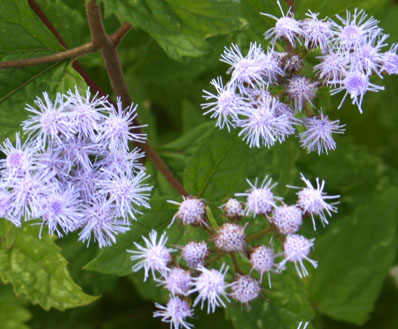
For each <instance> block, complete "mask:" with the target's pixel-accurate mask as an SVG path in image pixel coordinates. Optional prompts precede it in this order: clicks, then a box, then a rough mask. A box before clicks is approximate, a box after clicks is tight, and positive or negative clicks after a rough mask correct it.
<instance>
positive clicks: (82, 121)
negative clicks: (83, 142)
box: [65, 87, 111, 141]
mask: <svg viewBox="0 0 398 329" xmlns="http://www.w3.org/2000/svg"><path fill="white" fill-rule="evenodd" d="M65 99H67V100H68V104H67V106H66V108H67V109H68V110H69V117H70V119H71V121H72V127H73V130H74V131H76V132H77V133H78V134H79V135H80V136H82V137H83V136H84V137H86V138H90V139H91V140H92V141H95V138H96V133H97V132H98V131H99V130H100V124H101V122H102V121H103V120H104V119H105V115H104V114H103V113H102V111H103V110H106V111H108V110H109V109H110V108H111V104H110V103H109V102H108V101H107V99H106V97H98V93H96V94H95V95H94V96H91V92H90V89H89V88H88V89H87V91H86V95H85V96H82V95H81V94H80V92H79V90H78V89H77V87H75V92H72V91H71V90H69V91H68V93H67V95H65Z"/></svg>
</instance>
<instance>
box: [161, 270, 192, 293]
mask: <svg viewBox="0 0 398 329" xmlns="http://www.w3.org/2000/svg"><path fill="white" fill-rule="evenodd" d="M161 282H162V283H163V285H164V286H165V288H166V289H167V290H168V291H170V293H171V294H172V295H173V296H174V295H182V296H187V295H188V292H189V289H190V288H191V285H192V281H191V274H190V273H189V271H185V270H183V269H181V268H178V267H174V268H172V269H170V271H169V272H168V273H167V276H166V277H165V278H164V279H163V280H161Z"/></svg>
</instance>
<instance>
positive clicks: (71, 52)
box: [0, 23, 131, 69]
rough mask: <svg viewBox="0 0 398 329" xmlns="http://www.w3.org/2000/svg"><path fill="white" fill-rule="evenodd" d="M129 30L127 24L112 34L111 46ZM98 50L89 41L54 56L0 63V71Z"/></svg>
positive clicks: (67, 58) (58, 60) (59, 59)
mask: <svg viewBox="0 0 398 329" xmlns="http://www.w3.org/2000/svg"><path fill="white" fill-rule="evenodd" d="M130 28H131V25H130V24H129V23H125V24H123V25H122V26H121V27H120V28H119V29H118V30H117V31H116V32H115V33H114V34H112V35H111V36H110V37H109V39H110V42H111V43H112V45H113V46H115V47H116V46H117V45H118V44H119V43H120V41H121V40H122V38H123V37H124V36H125V35H126V33H127V32H128V30H129V29H130ZM98 50H99V48H98V46H96V45H95V44H94V43H93V42H92V41H90V42H88V43H86V44H84V45H82V46H79V47H76V48H73V49H67V50H65V51H63V52H60V53H56V54H51V55H47V56H43V57H36V58H29V59H21V60H15V61H7V62H0V69H7V68H15V67H26V66H32V65H38V64H44V63H52V62H60V61H63V60H69V59H74V58H78V57H80V56H83V55H86V54H90V53H93V52H96V51H98Z"/></svg>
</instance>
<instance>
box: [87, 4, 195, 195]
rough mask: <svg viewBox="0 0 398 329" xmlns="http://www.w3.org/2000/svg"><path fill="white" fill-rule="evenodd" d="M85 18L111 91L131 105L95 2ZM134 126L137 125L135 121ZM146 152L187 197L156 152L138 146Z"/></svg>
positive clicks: (112, 47)
mask: <svg viewBox="0 0 398 329" xmlns="http://www.w3.org/2000/svg"><path fill="white" fill-rule="evenodd" d="M86 11H87V18H88V23H89V27H90V32H91V37H92V42H93V44H94V45H95V46H96V47H98V48H99V49H100V50H101V53H102V57H103V59H104V62H105V67H106V70H107V72H108V76H109V79H110V81H111V85H112V89H113V91H114V92H115V95H116V96H119V97H120V98H121V99H122V102H123V103H124V104H131V103H132V98H131V95H130V92H129V90H128V87H127V82H126V78H125V76H124V73H123V70H122V66H121V63H120V58H119V53H118V51H117V48H116V46H115V45H113V44H112V42H111V40H110V38H109V36H108V35H107V34H106V31H105V27H104V24H103V21H102V16H101V9H100V7H99V6H98V4H97V2H96V1H95V0H90V1H89V2H88V3H87V4H86ZM135 124H136V125H139V123H138V122H137V120H135ZM140 146H141V147H142V149H143V150H144V151H145V152H146V154H147V156H148V157H149V158H150V159H151V160H152V161H153V162H154V164H155V165H156V167H157V168H158V169H159V171H160V172H161V173H162V174H163V175H164V177H165V178H166V179H167V180H168V182H169V183H170V184H171V185H172V186H173V188H174V189H175V190H176V191H177V192H178V193H180V194H181V195H188V192H187V191H186V190H185V188H184V186H183V185H182V184H181V183H180V181H179V180H178V179H177V177H175V175H174V174H173V173H172V171H171V170H170V169H169V168H168V167H167V165H166V164H165V163H164V162H163V160H162V159H161V158H160V156H159V155H158V154H157V152H156V151H155V150H154V149H153V148H152V147H151V146H150V145H149V143H144V144H141V145H140Z"/></svg>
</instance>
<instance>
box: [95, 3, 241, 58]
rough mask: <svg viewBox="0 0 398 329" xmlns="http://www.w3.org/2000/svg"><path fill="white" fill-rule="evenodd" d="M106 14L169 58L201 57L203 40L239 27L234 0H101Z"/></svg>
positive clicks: (238, 16) (238, 9)
mask: <svg viewBox="0 0 398 329" xmlns="http://www.w3.org/2000/svg"><path fill="white" fill-rule="evenodd" d="M102 2H103V3H104V5H105V13H106V15H110V14H115V15H116V16H117V17H118V18H119V20H120V21H121V22H124V21H129V22H130V23H131V24H132V25H133V26H134V27H137V28H141V29H143V30H145V31H146V32H148V33H149V34H150V35H151V36H152V37H153V38H155V39H156V41H157V42H158V43H159V45H160V46H161V47H162V48H163V49H164V51H165V52H166V53H167V54H168V55H169V56H170V57H171V58H173V59H175V60H181V59H182V57H186V56H187V57H195V56H200V55H204V54H205V53H206V52H207V51H208V50H209V48H210V47H209V44H208V43H207V41H206V40H205V39H206V38H208V37H211V36H215V35H218V34H225V33H228V32H230V31H232V30H236V29H240V28H242V27H243V26H244V25H245V24H246V22H245V20H244V19H242V18H241V15H240V6H239V2H238V1H235V0H218V1H215V0H203V1H194V0H184V1H183V0H169V1H167V2H165V1H161V0H138V1H133V0H121V1H118V2H115V1H110V0H102Z"/></svg>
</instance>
